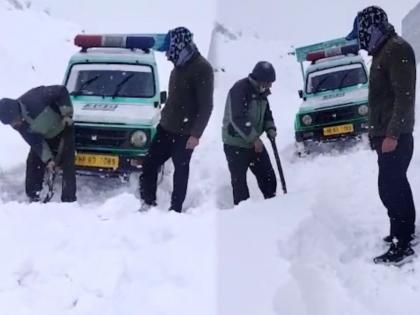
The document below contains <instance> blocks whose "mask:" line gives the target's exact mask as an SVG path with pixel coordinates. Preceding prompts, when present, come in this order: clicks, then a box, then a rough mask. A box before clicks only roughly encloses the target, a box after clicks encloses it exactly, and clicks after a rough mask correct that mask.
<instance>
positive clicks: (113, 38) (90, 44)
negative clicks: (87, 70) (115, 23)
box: [74, 34, 167, 51]
mask: <svg viewBox="0 0 420 315" xmlns="http://www.w3.org/2000/svg"><path fill="white" fill-rule="evenodd" d="M166 37H167V34H130V35H128V34H107V35H85V34H79V35H76V37H75V38H74V44H75V45H76V46H78V47H81V48H82V49H84V50H86V49H88V48H96V47H108V48H112V47H114V48H129V49H142V50H149V49H154V50H157V51H165V50H166V49H167V39H166Z"/></svg>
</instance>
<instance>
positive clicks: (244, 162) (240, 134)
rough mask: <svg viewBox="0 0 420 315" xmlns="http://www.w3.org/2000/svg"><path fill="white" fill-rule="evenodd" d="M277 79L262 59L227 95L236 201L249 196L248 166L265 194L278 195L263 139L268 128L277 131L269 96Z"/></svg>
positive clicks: (226, 131) (227, 139)
mask: <svg viewBox="0 0 420 315" xmlns="http://www.w3.org/2000/svg"><path fill="white" fill-rule="evenodd" d="M275 80H276V74H275V71H274V67H273V66H272V64H271V63H269V62H267V61H260V62H258V63H257V64H256V65H255V67H254V69H253V70H252V73H251V74H250V75H249V76H248V77H247V78H244V79H241V80H239V81H238V82H236V83H235V84H234V85H233V87H232V88H231V89H230V91H229V93H228V96H227V100H226V107H225V115H224V118H223V128H222V137H223V143H224V151H225V154H226V159H227V162H228V167H229V171H230V175H231V183H232V190H233V203H234V204H235V205H237V204H239V203H240V202H241V201H244V200H246V199H248V198H249V191H248V185H247V181H246V174H247V171H248V168H249V169H251V171H252V173H253V174H254V175H255V177H256V178H257V181H258V187H259V188H260V190H261V192H262V193H263V195H264V198H266V199H268V198H272V197H274V196H275V195H276V188H277V181H276V175H275V173H274V170H273V167H272V165H271V161H270V158H269V156H268V153H267V150H266V149H265V147H264V144H263V142H262V141H261V139H260V136H261V135H262V134H263V133H264V132H266V133H267V135H268V136H269V137H271V138H272V139H274V138H275V137H276V135H277V132H276V126H275V124H274V119H273V115H272V113H271V109H270V105H269V103H268V99H267V97H268V95H269V94H270V87H271V85H272V83H273V82H274V81H275Z"/></svg>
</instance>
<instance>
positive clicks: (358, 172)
mask: <svg viewBox="0 0 420 315" xmlns="http://www.w3.org/2000/svg"><path fill="white" fill-rule="evenodd" d="M35 2H36V1H34V3H35ZM51 3H53V2H51ZM51 12H54V10H53V9H51ZM165 14H168V13H165ZM53 16H54V15H52V16H49V15H47V14H45V13H42V11H41V12H40V11H38V10H37V9H36V8H35V7H34V8H32V9H25V10H23V11H22V10H19V11H16V10H12V9H11V5H10V4H9V2H8V1H6V2H0V18H1V21H2V22H1V23H2V24H3V23H5V25H7V29H6V28H2V31H1V38H2V41H1V42H0V53H1V58H0V68H1V69H4V70H5V71H3V74H2V75H0V93H1V95H2V97H3V96H12V97H13V96H17V95H19V94H20V93H22V92H24V91H25V90H26V89H28V88H30V87H32V86H33V85H36V84H49V83H56V82H61V80H62V76H63V71H64V68H65V65H66V61H67V58H68V57H69V56H70V55H71V53H73V52H74V51H75V48H74V47H73V46H72V38H73V35H74V34H75V33H76V32H78V31H80V30H81V29H83V28H84V25H83V27H82V25H81V24H83V21H82V22H80V21H76V22H75V23H73V22H69V21H71V19H70V17H66V20H62V19H56V18H54V17H53ZM347 17H348V16H346V18H347ZM174 20H175V18H174ZM350 20H351V19H350ZM180 24H181V23H180ZM196 27H197V31H198V32H199V33H200V34H207V33H208V34H209V33H210V32H211V24H208V25H201V26H200V25H198V24H197V25H196ZM8 30H13V31H8ZM254 35H255V34H254V32H246V31H244V32H243V33H242V36H238V37H237V40H230V39H228V38H227V37H225V36H222V35H215V36H216V37H215V38H213V41H215V42H216V43H217V58H215V60H214V63H215V66H216V67H217V68H218V69H221V68H223V69H224V72H222V71H219V72H217V73H216V79H217V84H216V86H217V88H216V90H215V108H214V113H213V115H212V118H211V121H210V123H209V126H208V128H207V130H206V132H205V134H204V136H203V138H202V140H201V144H200V147H199V148H198V149H197V150H196V152H195V153H194V155H193V160H192V162H191V175H190V185H189V192H188V196H187V200H186V202H185V207H186V208H187V213H186V214H183V215H178V214H174V213H167V211H166V210H167V208H168V206H169V198H170V190H171V185H172V184H171V178H170V176H167V177H166V178H165V179H164V181H163V183H162V184H161V186H160V187H159V191H158V198H159V206H158V207H157V208H155V209H152V210H151V211H150V212H148V213H142V214H140V213H138V212H136V210H137V209H138V207H139V201H138V200H137V198H136V196H135V185H134V184H131V185H122V184H120V183H119V182H115V181H105V180H95V179H85V178H83V179H80V181H79V191H78V192H79V201H78V203H77V204H76V205H68V204H61V203H58V202H56V201H54V202H52V203H49V204H47V205H40V204H30V205H29V204H27V203H26V202H25V197H24V192H23V181H24V165H25V158H26V153H27V146H26V145H25V144H24V143H23V142H22V141H21V140H20V138H19V136H18V135H17V134H16V133H15V132H14V131H13V130H11V129H10V128H7V127H5V126H0V133H1V135H2V137H1V140H0V141H1V147H2V153H1V156H0V222H2V227H1V229H0V248H1V250H2V260H1V263H0V314H4V315H15V314H18V315H34V314H35V315H50V314H51V315H53V314H54V315H56V314H75V315H79V314H83V315H91V314H104V315H117V314H133V315H134V314H136V315H138V314H141V315H143V314H144V315H166V314H168V315H169V314H171V315H173V314H183V315H190V314H191V315H192V314H197V313H200V314H202V315H207V314H208V315H232V314H241V315H255V314H262V315H271V314H272V315H274V314H281V315H283V314H287V315H318V314H319V315H337V314H346V315H376V314H378V315H379V314H381V315H384V314H386V315H394V314H395V315H397V314H401V313H406V314H419V313H420V311H419V310H418V295H419V290H420V274H419V272H418V270H417V269H418V268H419V267H420V261H415V262H414V263H412V264H410V265H406V266H404V267H402V268H394V267H383V266H376V265H374V264H373V263H372V261H371V258H372V257H373V256H374V255H376V254H380V253H382V251H384V250H385V247H384V245H383V244H382V243H381V237H382V236H384V235H386V234H387V231H388V225H387V224H388V223H387V218H386V213H385V210H384V209H383V207H382V205H381V203H380V200H379V198H378V195H377V188H376V176H377V168H376V156H375V154H374V153H373V152H372V151H370V150H368V149H367V145H366V144H365V143H362V144H360V146H357V147H354V148H352V149H349V150H348V151H346V152H345V153H337V152H333V153H330V154H324V155H317V156H312V157H309V158H305V159H297V158H296V157H295V156H294V149H293V148H294V147H293V119H294V114H295V112H296V110H297V105H298V103H299V98H298V96H297V90H298V89H299V88H300V72H299V67H298V65H297V63H296V62H295V60H294V58H293V57H292V56H289V55H288V54H287V52H288V51H289V50H290V45H291V44H292V43H290V42H289V41H286V42H283V41H281V40H279V39H271V40H263V39H261V38H258V37H255V36H254ZM22 38H25V41H24V40H22ZM293 44H294V43H293ZM204 46H205V45H204ZM200 48H202V49H205V48H204V47H200ZM260 59H266V60H269V61H271V62H272V63H273V64H274V65H275V67H276V70H277V74H278V80H277V82H276V83H275V84H274V87H273V94H272V96H270V100H271V107H272V110H273V114H274V117H275V120H276V123H277V126H278V129H279V136H278V141H277V143H278V147H279V150H280V156H281V159H282V163H283V168H284V171H285V176H286V181H287V185H288V191H289V193H288V194H287V195H283V194H282V193H281V189H280V187H279V189H278V192H279V195H278V197H276V198H275V199H271V200H267V201H265V200H263V199H262V196H261V194H260V193H259V191H258V187H257V184H256V181H255V180H254V178H252V177H251V176H250V177H249V186H250V191H251V200H249V201H248V202H244V203H242V204H241V205H239V206H238V207H236V208H235V209H232V197H231V190H230V189H231V188H230V182H229V173H228V170H227V165H226V162H225V157H224V154H223V150H222V144H221V131H220V128H221V121H222V115H223V110H224V102H225V97H226V93H227V90H228V89H229V88H230V86H231V85H232V84H233V82H234V81H235V80H237V79H239V78H241V77H244V76H246V75H247V74H248V73H249V71H250V70H251V69H252V66H253V65H254V64H255V62H256V61H258V60H260ZM160 66H161V68H162V69H163V71H166V72H167V71H169V70H170V65H169V64H168V63H167V62H166V61H164V60H163V59H162V60H160ZM163 80H165V77H164V76H163ZM415 136H416V138H419V136H420V135H419V131H418V128H417V129H416V132H415ZM264 141H265V140H264ZM266 143H267V145H268V142H266ZM419 150H420V149H419V148H418V146H417V147H416V151H415V155H414V157H413V161H412V164H411V167H410V170H409V177H410V180H411V183H412V188H413V191H414V198H415V199H416V201H417V204H418V202H420V200H418V198H417V196H418V191H419V190H420V178H417V177H416V176H415V174H417V173H418V172H419V170H420V154H419ZM269 151H270V152H271V149H269ZM56 198H57V196H56ZM418 251H420V248H419V249H418Z"/></svg>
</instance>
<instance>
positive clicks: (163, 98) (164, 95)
mask: <svg viewBox="0 0 420 315" xmlns="http://www.w3.org/2000/svg"><path fill="white" fill-rule="evenodd" d="M167 100H168V93H167V92H166V91H162V92H160V103H161V104H165V103H166V101H167Z"/></svg>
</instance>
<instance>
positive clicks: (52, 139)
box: [0, 85, 76, 202]
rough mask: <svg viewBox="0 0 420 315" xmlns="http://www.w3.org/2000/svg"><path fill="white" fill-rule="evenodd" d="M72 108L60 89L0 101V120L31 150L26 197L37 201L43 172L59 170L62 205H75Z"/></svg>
mask: <svg viewBox="0 0 420 315" xmlns="http://www.w3.org/2000/svg"><path fill="white" fill-rule="evenodd" d="M72 116H73V105H72V103H71V100H70V97H69V94H68V91H67V89H66V88H65V87H64V86H61V85H53V86H40V87H37V88H34V89H31V90H29V91H28V92H26V93H25V94H23V95H22V96H21V97H19V98H18V99H16V100H15V99H10V98H3V99H1V100H0V120H1V122H2V123H3V124H8V125H11V126H12V127H13V128H14V129H16V130H17V131H18V132H19V133H20V134H21V136H22V137H23V139H24V140H25V141H26V142H27V143H28V144H29V145H30V146H31V149H30V151H29V155H28V158H27V161H26V179H25V188H26V194H27V196H28V197H29V199H30V201H39V200H40V192H41V190H42V182H43V179H44V173H45V168H47V169H48V170H49V171H52V172H53V171H55V169H56V167H60V168H61V169H62V170H63V183H62V187H63V188H62V195H61V201H62V202H74V201H76V175H75V165H74V159H75V142H74V127H73V120H72Z"/></svg>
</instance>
